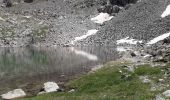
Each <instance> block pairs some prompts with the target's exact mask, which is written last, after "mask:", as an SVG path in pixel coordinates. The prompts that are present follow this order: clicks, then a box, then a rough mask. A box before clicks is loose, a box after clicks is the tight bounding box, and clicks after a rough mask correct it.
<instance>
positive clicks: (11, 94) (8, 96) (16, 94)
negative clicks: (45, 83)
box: [1, 89, 26, 100]
mask: <svg viewBox="0 0 170 100" xmlns="http://www.w3.org/2000/svg"><path fill="white" fill-rule="evenodd" d="M24 96H26V93H25V92H24V91H23V90H22V89H15V90H13V91H10V92H8V93H6V94H2V95H1V97H2V99H8V100H9V99H15V98H20V97H24Z"/></svg>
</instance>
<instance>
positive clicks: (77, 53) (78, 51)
mask: <svg viewBox="0 0 170 100" xmlns="http://www.w3.org/2000/svg"><path fill="white" fill-rule="evenodd" d="M117 58H119V55H118V53H117V52H116V50H115V49H114V48H110V47H77V48H73V47H69V48H62V47H56V48H1V49H0V94H1V93H4V92H7V91H9V90H11V89H15V88H20V87H22V86H24V85H27V84H32V83H37V84H42V83H44V82H47V81H56V82H57V83H62V82H66V81H68V80H69V79H71V78H72V77H74V76H76V75H80V74H84V73H87V72H88V71H90V70H91V69H92V68H93V67H94V66H96V65H102V64H103V63H105V62H108V61H111V60H116V59H117Z"/></svg>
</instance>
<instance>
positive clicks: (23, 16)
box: [23, 16, 32, 19]
mask: <svg viewBox="0 0 170 100" xmlns="http://www.w3.org/2000/svg"><path fill="white" fill-rule="evenodd" d="M23 17H25V18H28V19H29V18H31V17H32V16H23Z"/></svg>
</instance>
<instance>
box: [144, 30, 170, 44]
mask: <svg viewBox="0 0 170 100" xmlns="http://www.w3.org/2000/svg"><path fill="white" fill-rule="evenodd" d="M169 36H170V32H169V33H165V34H163V35H160V36H158V37H156V38H154V39H152V40H150V41H149V42H148V43H147V45H151V44H155V43H157V42H159V41H161V40H164V39H165V38H167V37H169Z"/></svg>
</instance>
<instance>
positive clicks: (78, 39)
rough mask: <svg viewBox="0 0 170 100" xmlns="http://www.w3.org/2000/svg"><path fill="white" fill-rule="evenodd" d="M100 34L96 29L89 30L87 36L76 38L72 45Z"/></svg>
mask: <svg viewBox="0 0 170 100" xmlns="http://www.w3.org/2000/svg"><path fill="white" fill-rule="evenodd" d="M97 32H98V30H96V29H92V30H88V32H87V33H86V34H85V35H82V36H80V37H75V39H74V41H72V42H71V44H74V43H75V42H77V41H80V40H83V39H85V38H87V37H88V36H91V35H94V34H96V33H97Z"/></svg>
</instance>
